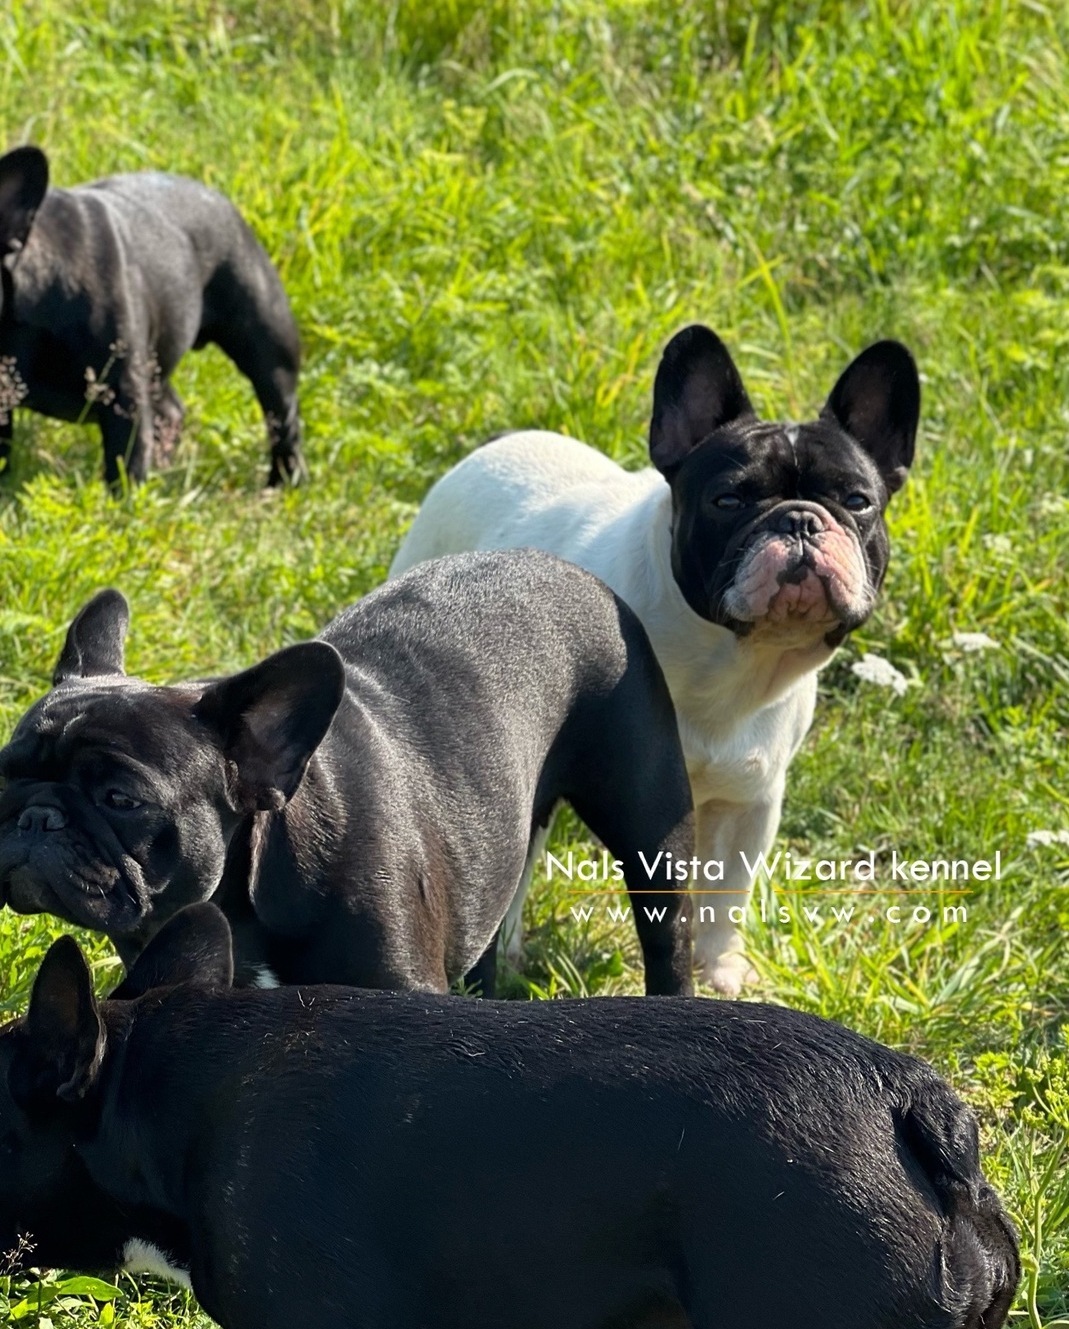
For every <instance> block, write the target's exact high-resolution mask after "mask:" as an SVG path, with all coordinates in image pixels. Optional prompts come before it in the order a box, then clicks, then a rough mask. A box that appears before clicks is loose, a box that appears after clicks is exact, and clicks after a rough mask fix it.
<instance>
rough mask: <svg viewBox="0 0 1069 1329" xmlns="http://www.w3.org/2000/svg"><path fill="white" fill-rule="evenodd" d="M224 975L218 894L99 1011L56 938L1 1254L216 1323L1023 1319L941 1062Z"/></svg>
mask: <svg viewBox="0 0 1069 1329" xmlns="http://www.w3.org/2000/svg"><path fill="white" fill-rule="evenodd" d="M230 968H231V957H230V949H229V938H228V935H227V927H226V921H225V919H224V918H223V917H222V915H221V914H220V913H219V912H218V911H217V910H215V909H214V908H213V906H211V905H210V904H203V905H194V906H192V907H191V908H189V909H187V910H184V911H182V912H181V913H180V914H178V915H177V916H176V917H175V918H174V919H172V920H171V922H170V923H169V924H168V925H166V926H165V927H164V929H163V930H161V932H159V933H158V934H157V936H156V937H155V938H154V940H153V941H152V942H151V943H150V944H149V947H148V949H147V950H146V951H145V952H144V954H143V955H142V956H141V958H140V959H139V960H138V961H137V962H136V963H135V965H134V966H133V969H132V971H131V973H130V975H129V976H128V978H127V980H126V982H125V983H124V984H123V986H122V988H121V989H120V991H119V993H118V994H116V996H115V997H114V998H113V999H111V1000H108V1001H103V1002H99V1001H97V1000H96V998H95V997H94V995H93V989H92V985H91V982H90V976H89V972H88V970H87V968H86V964H85V961H84V959H83V958H82V955H81V952H80V951H79V949H78V947H77V945H76V943H75V942H74V941H73V940H72V939H71V938H70V937H64V938H62V939H61V940H59V941H57V942H56V943H55V944H54V946H53V947H52V949H51V950H50V951H49V952H48V955H47V956H46V957H45V959H44V961H43V963H42V964H41V967H40V970H39V972H38V975H37V979H36V982H35V984H34V988H33V993H32V996H31V998H30V1003H29V1009H28V1011H27V1014H26V1016H25V1017H24V1018H23V1019H21V1020H17V1021H14V1022H13V1023H10V1024H8V1025H6V1026H4V1027H3V1028H0V1159H2V1162H3V1166H2V1167H0V1260H3V1261H4V1267H5V1268H10V1267H11V1266H15V1267H16V1268H17V1267H20V1266H21V1267H25V1266H27V1265H30V1266H49V1265H59V1266H62V1267H68V1268H75V1269H83V1270H89V1271H95V1270H98V1269H100V1270H103V1269H110V1268H114V1267H116V1266H122V1267H125V1268H127V1269H129V1270H130V1271H131V1272H152V1273H156V1274H160V1273H163V1274H166V1275H169V1276H170V1277H171V1278H173V1279H174V1280H175V1281H177V1282H179V1283H181V1284H183V1285H184V1286H186V1287H190V1288H192V1291H193V1292H194V1293H195V1294H196V1296H197V1298H198V1299H199V1301H200V1302H201V1304H202V1306H203V1307H204V1309H205V1310H206V1311H207V1312H208V1314H209V1315H211V1316H213V1317H214V1318H215V1319H216V1320H217V1321H218V1322H219V1324H220V1325H221V1326H223V1329H294V1326H297V1325H309V1326H311V1325H331V1326H337V1329H343V1326H344V1329H472V1326H503V1325H508V1326H509V1329H561V1326H569V1327H571V1326H574V1327H575V1329H625V1327H626V1329H724V1327H725V1326H728V1325H732V1326H737V1325H753V1326H760V1327H761V1329H771V1327H772V1326H786V1325H790V1326H791V1329H937V1327H938V1329H1000V1326H1001V1325H1003V1324H1004V1322H1005V1319H1006V1314H1007V1311H1008V1309H1009V1306H1010V1303H1011V1301H1012V1299H1013V1293H1014V1289H1015V1287H1016V1284H1017V1281H1018V1278H1019V1273H1020V1266H1019V1260H1018V1254H1017V1243H1016V1237H1015V1234H1014V1231H1013V1228H1012V1226H1011V1224H1010V1221H1009V1219H1008V1218H1007V1216H1006V1214H1005V1211H1004V1210H1003V1208H1002V1205H1001V1204H1000V1203H999V1200H998V1197H997V1196H996V1194H995V1192H994V1191H993V1190H992V1188H991V1187H990V1186H989V1185H988V1184H987V1182H986V1181H985V1180H984V1176H983V1173H982V1172H981V1170H980V1161H979V1157H978V1150H977V1130H976V1122H975V1120H974V1119H973V1116H972V1114H971V1113H970V1112H969V1111H968V1110H967V1108H965V1107H964V1106H963V1104H962V1103H961V1102H960V1101H959V1100H958V1099H957V1098H956V1097H955V1096H954V1094H953V1092H952V1091H951V1090H950V1089H949V1088H948V1086H947V1085H946V1084H944V1083H943V1081H942V1080H940V1079H939V1077H938V1076H937V1075H936V1074H935V1072H934V1071H932V1070H931V1069H930V1068H929V1067H928V1066H926V1065H924V1063H923V1062H920V1061H916V1060H914V1059H913V1058H912V1057H906V1056H902V1055H901V1054H899V1053H897V1052H892V1051H891V1050H890V1049H889V1048H886V1047H882V1046H881V1045H880V1044H878V1043H872V1042H870V1041H869V1040H867V1039H865V1038H861V1037H860V1036H858V1035H857V1034H854V1033H851V1032H850V1031H849V1030H847V1029H844V1028H842V1026H840V1025H837V1024H833V1023H831V1022H830V1021H826V1020H822V1019H819V1018H818V1017H816V1016H812V1015H804V1014H801V1013H800V1012H798V1011H793V1010H788V1009H785V1008H783V1007H777V1006H763V1005H759V1004H755V1003H738V1002H711V1001H694V1000H681V1001H636V1000H634V999H633V998H632V999H628V998H594V999H587V1000H582V999H580V1000H576V1001H568V1002H554V1001H535V1002H524V1003H520V1002H465V1001H461V1000H459V999H457V998H456V997H448V996H445V997H442V996H425V995H419V994H413V993H399V994H395V993H368V992H361V991H354V990H353V989H350V988H340V987H329V988H324V987H321V988H283V989H280V990H278V991H273V992H263V991H257V990H255V989H246V990H244V991H231V990H228V989H227V983H228V979H229V973H230ZM533 1196H549V1197H552V1214H551V1215H550V1216H549V1219H548V1220H547V1221H545V1222H533V1223H532V1222H522V1216H523V1215H524V1214H526V1213H528V1212H529V1211H530V1209H531V1204H532V1197H533ZM502 1216H512V1217H514V1218H515V1217H517V1216H519V1221H520V1222H521V1228H522V1241H521V1240H520V1238H519V1237H518V1235H517V1226H516V1222H510V1221H503V1218H502ZM518 1242H519V1246H520V1247H522V1249H520V1248H519V1247H518V1245H517V1243H518ZM9 1253H13V1254H9Z"/></svg>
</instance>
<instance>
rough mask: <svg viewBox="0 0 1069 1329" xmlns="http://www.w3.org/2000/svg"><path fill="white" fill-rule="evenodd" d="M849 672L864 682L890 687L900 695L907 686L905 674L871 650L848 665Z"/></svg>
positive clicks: (907, 681)
mask: <svg viewBox="0 0 1069 1329" xmlns="http://www.w3.org/2000/svg"><path fill="white" fill-rule="evenodd" d="M850 672H851V673H853V674H856V675H857V676H858V678H860V679H862V680H863V681H864V682H866V683H875V684H876V686H877V687H881V688H891V690H892V691H893V692H895V693H897V694H898V696H900V697H901V696H902V694H903V693H904V692H905V691H906V689H907V688H908V687H909V680H908V679H907V678H906V676H905V674H902V673H899V671H898V670H897V669H896V668H895V667H894V665H893V664H892V663H891V661H890V660H885V659H884V658H883V656H882V655H873V654H872V652H871V651H866V652H865V654H864V655H863V656H862V657H861V659H860V660H857V661H855V663H854V664H852V665H851V666H850Z"/></svg>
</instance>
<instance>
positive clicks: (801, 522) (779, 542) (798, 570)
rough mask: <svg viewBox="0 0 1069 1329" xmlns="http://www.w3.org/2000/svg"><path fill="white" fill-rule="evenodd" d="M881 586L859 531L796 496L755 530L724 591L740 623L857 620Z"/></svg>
mask: <svg viewBox="0 0 1069 1329" xmlns="http://www.w3.org/2000/svg"><path fill="white" fill-rule="evenodd" d="M874 600H875V591H874V589H873V587H872V585H871V583H870V581H869V573H868V566H867V564H866V562H865V558H864V554H863V553H862V550H861V544H860V542H859V540H858V538H857V536H856V535H855V534H854V533H853V532H852V531H850V530H848V529H847V528H846V527H844V526H843V525H841V523H839V522H838V521H836V519H835V518H834V517H833V516H832V515H831V513H830V512H828V511H827V509H825V508H822V507H820V506H819V505H817V504H815V503H812V504H803V505H798V504H791V505H790V506H789V507H788V506H783V507H781V508H779V509H777V510H776V511H775V512H773V513H772V514H771V515H770V516H769V518H768V519H767V520H766V521H765V522H763V523H762V525H761V526H760V527H759V528H758V530H757V531H756V532H755V533H754V534H753V535H752V536H751V538H750V540H749V542H748V543H747V545H746V547H745V550H744V551H743V553H742V556H741V558H740V559H739V565H738V570H737V571H736V573H735V577H734V579H733V581H732V583H731V585H730V586H729V588H728V590H727V592H726V593H725V595H724V607H725V609H726V610H727V612H728V613H729V614H730V615H731V617H732V618H733V619H736V620H737V621H738V622H740V623H751V624H756V623H760V622H762V621H764V622H767V623H769V624H770V625H777V624H783V625H788V624H790V625H798V626H802V625H809V624H812V625H813V626H814V627H815V628H818V627H819V628H822V629H823V630H825V631H827V630H828V629H829V628H831V627H833V626H841V627H844V628H846V629H847V630H848V631H849V630H850V629H852V628H855V627H857V626H858V625H859V624H860V623H863V622H864V620H865V619H866V618H867V617H868V616H869V614H870V613H871V612H872V606H873V602H874Z"/></svg>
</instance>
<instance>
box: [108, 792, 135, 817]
mask: <svg viewBox="0 0 1069 1329" xmlns="http://www.w3.org/2000/svg"><path fill="white" fill-rule="evenodd" d="M104 802H105V804H106V805H107V806H108V807H109V808H115V810H116V811H117V812H132V811H133V810H134V808H139V807H141V806H142V803H141V801H140V799H137V798H131V797H130V795H129V794H124V793H123V792H122V791H121V790H119V789H109V790H108V792H107V793H106V794H105V795H104Z"/></svg>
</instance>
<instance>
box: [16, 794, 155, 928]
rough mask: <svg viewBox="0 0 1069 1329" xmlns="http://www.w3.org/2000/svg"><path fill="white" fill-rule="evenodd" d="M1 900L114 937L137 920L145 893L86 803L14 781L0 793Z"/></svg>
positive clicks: (138, 874) (137, 873)
mask: <svg viewBox="0 0 1069 1329" xmlns="http://www.w3.org/2000/svg"><path fill="white" fill-rule="evenodd" d="M0 902H2V903H4V904H7V905H9V906H10V907H11V908H12V909H14V910H15V912H16V913H20V914H40V913H51V914H57V915H58V916H59V917H61V918H65V919H67V920H68V921H69V922H71V923H75V924H78V925H80V926H82V927H87V928H92V929H94V930H95V931H99V932H107V933H109V934H110V935H117V936H121V935H123V934H124V933H127V932H130V931H132V930H133V929H134V928H135V927H136V926H137V924H138V923H140V922H141V920H142V918H143V917H144V915H145V912H146V910H147V906H148V891H147V889H146V887H145V880H144V875H143V873H142V871H141V867H140V865H139V864H138V863H137V862H136V860H135V859H133V858H131V857H130V855H129V854H127V853H126V851H125V850H124V848H123V846H122V844H121V843H120V842H119V840H118V838H117V836H116V835H115V833H114V831H113V830H112V829H111V827H110V826H109V825H108V823H107V822H106V821H105V820H104V818H103V817H101V816H100V814H99V813H98V812H97V811H96V809H95V808H94V807H93V806H92V804H91V803H89V801H88V800H87V799H84V798H82V797H80V796H79V795H78V794H76V793H75V792H73V791H71V790H70V789H68V788H66V787H65V786H63V785H56V784H27V783H25V782H15V783H14V784H12V785H11V786H10V787H9V788H8V789H7V790H5V792H4V793H3V795H0Z"/></svg>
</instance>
